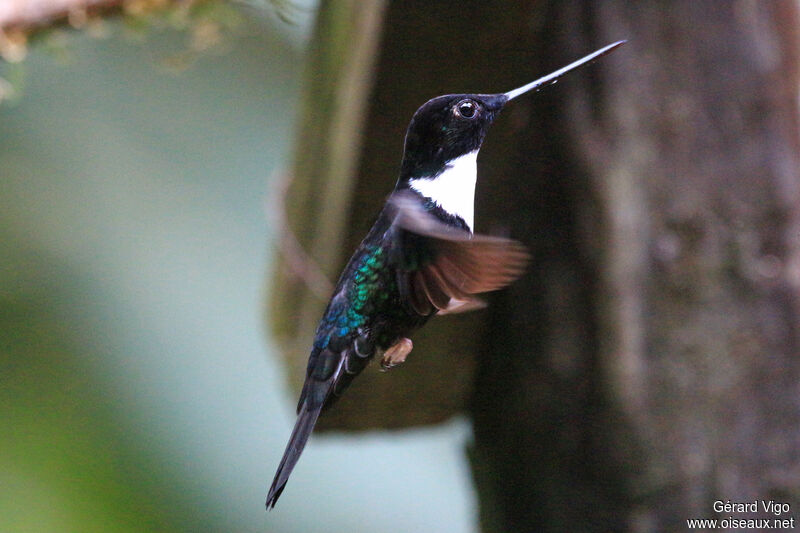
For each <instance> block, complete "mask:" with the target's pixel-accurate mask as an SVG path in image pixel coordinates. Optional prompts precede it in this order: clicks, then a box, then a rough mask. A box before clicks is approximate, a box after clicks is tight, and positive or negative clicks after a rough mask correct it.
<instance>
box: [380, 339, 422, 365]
mask: <svg viewBox="0 0 800 533" xmlns="http://www.w3.org/2000/svg"><path fill="white" fill-rule="evenodd" d="M413 347H414V343H413V342H411V339H406V338H405V337H404V338H402V339H400V340H399V341H397V342H396V343H395V344H393V345H392V347H391V348H389V349H388V350H386V351H385V352H384V353H383V359H381V369H382V370H383V371H384V372H385V371H387V370H389V369H390V368H392V367H393V366H396V365H399V364H400V363H403V362H405V360H406V356H407V355H408V354H409V353H411V349H412V348H413Z"/></svg>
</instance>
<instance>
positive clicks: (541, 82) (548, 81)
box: [505, 41, 628, 100]
mask: <svg viewBox="0 0 800 533" xmlns="http://www.w3.org/2000/svg"><path fill="white" fill-rule="evenodd" d="M627 42H628V41H617V42H615V43H613V44H609V45H608V46H606V47H605V48H601V49H600V50H598V51H597V52H594V53H591V54H589V55H588V56H586V57H583V58H581V59H579V60H577V61H575V62H574V63H570V64H569V65H567V66H566V67H563V68H560V69H558V70H556V71H555V72H552V73H550V74H548V75H547V76H544V77H543V78H539V79H538V80H536V81H532V82H530V83H529V84H527V85H523V86H522V87H520V88H518V89H514V90H513V91H508V92H507V93H505V95H506V97H507V98H508V99H509V100H513V99H514V98H516V97H517V96H519V95H521V94H524V93H527V92H528V91H538V90H539V89H541V88H542V87H547V86H548V85H552V84H553V83H555V82H556V81H557V80H558V78H560V77H561V76H563V75H564V74H566V73H567V72H569V71H570V70H574V69H576V68H578V67H580V66H581V65H586V64H588V63H591V62H592V61H594V60H595V59H597V58H599V57H603V56H604V55H606V54H609V53H611V52H612V51H613V50H614V49H616V48H617V47H619V46H622V45H623V44H625V43H627Z"/></svg>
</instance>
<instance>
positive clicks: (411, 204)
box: [389, 191, 529, 316]
mask: <svg viewBox="0 0 800 533" xmlns="http://www.w3.org/2000/svg"><path fill="white" fill-rule="evenodd" d="M389 206H390V208H391V210H392V214H393V228H395V229H396V231H397V234H396V239H397V240H398V241H399V242H398V243H397V245H396V248H397V249H398V250H399V251H400V252H402V253H400V254H398V258H397V262H398V285H399V287H400V291H401V293H403V294H404V295H405V296H406V297H407V298H408V300H409V302H410V305H411V307H412V308H413V309H414V311H416V312H417V313H419V314H420V315H423V316H427V315H430V314H432V313H434V312H442V313H457V312H463V311H468V310H471V309H475V308H477V307H481V306H482V302H481V301H480V300H479V299H477V298H475V297H474V296H473V295H474V294H477V293H481V292H488V291H494V290H497V289H500V288H502V287H505V286H506V285H508V284H509V283H511V282H512V281H514V280H515V279H517V278H518V277H519V276H520V275H521V274H522V273H523V271H524V270H525V266H526V264H527V262H528V259H529V255H528V251H527V249H526V248H525V246H523V245H522V244H521V243H519V242H517V241H515V240H512V239H504V238H502V237H489V236H486V235H473V234H471V233H469V232H467V231H464V230H461V229H458V228H455V227H452V226H448V225H447V224H444V223H442V222H440V221H439V220H438V219H437V218H436V217H434V216H433V215H431V214H430V213H428V212H427V211H425V209H423V208H422V206H421V205H420V203H419V199H418V198H417V197H415V196H414V195H413V194H412V193H409V192H402V191H401V192H396V193H394V194H393V195H392V197H391V198H390V199H389Z"/></svg>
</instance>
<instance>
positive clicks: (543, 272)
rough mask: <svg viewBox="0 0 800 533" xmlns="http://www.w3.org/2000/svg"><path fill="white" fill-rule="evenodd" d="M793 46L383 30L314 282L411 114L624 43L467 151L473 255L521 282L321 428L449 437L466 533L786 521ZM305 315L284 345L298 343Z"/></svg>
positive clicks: (555, 10) (726, 6) (546, 21)
mask: <svg viewBox="0 0 800 533" xmlns="http://www.w3.org/2000/svg"><path fill="white" fill-rule="evenodd" d="M798 22H800V21H799V20H798V13H797V4H796V3H793V2H789V1H784V2H780V1H776V2H771V3H766V2H736V3H733V2H725V3H712V2H694V1H691V0H676V1H674V2H670V3H664V2H657V1H655V0H645V1H643V2H637V3H630V4H626V3H621V2H620V3H615V2H603V3H595V2H589V1H588V0H586V1H580V0H566V1H561V0H559V1H550V2H548V1H535V0H529V1H524V2H514V3H508V2H500V1H493V0H485V1H480V2H479V1H474V2H473V1H460V2H423V1H421V0H420V1H414V0H411V1H408V2H402V3H401V2H397V3H393V4H390V5H389V6H388V9H387V11H386V14H385V19H384V24H383V31H382V43H383V44H382V45H381V47H380V54H379V56H378V61H377V67H376V77H375V85H374V88H373V90H372V93H371V96H370V97H369V98H367V99H366V101H367V102H368V107H366V116H367V122H366V125H365V129H364V132H365V133H364V137H363V138H364V144H363V146H361V147H360V148H359V149H358V150H357V151H356V152H354V153H355V154H357V155H356V157H358V163H357V165H356V167H355V181H354V182H353V183H352V184H350V183H349V184H348V185H347V187H348V188H347V189H346V190H347V193H346V195H347V198H346V199H342V198H339V199H338V200H337V202H338V203H337V205H338V206H339V207H337V209H345V208H346V206H349V211H348V213H347V218H346V219H344V218H334V220H335V221H336V224H337V226H336V227H337V228H338V229H340V230H343V231H344V235H345V236H344V239H343V240H340V239H333V241H334V243H335V244H331V242H330V241H327V240H326V241H324V242H323V241H322V240H320V239H317V240H316V241H314V246H317V247H322V248H324V249H325V250H327V251H324V253H323V250H321V249H318V250H316V252H315V251H314V249H313V248H312V253H314V254H318V257H326V258H328V259H326V260H324V261H323V265H324V266H325V268H330V271H331V272H332V273H335V272H336V271H337V270H336V269H337V268H338V267H339V266H340V265H341V262H342V261H344V260H345V259H346V254H347V253H349V252H350V250H352V249H353V248H354V247H355V246H356V245H357V243H358V241H359V239H360V238H361V237H362V236H363V235H364V234H365V233H366V231H367V229H368V228H369V225H370V223H371V222H372V219H373V217H374V216H375V214H376V213H377V211H378V208H379V206H380V204H381V202H382V200H383V198H384V197H385V195H386V194H387V193H388V192H389V190H390V189H391V186H392V183H393V181H394V178H393V176H395V175H396V173H397V168H398V164H399V158H400V153H401V150H402V139H403V134H404V130H405V127H406V126H407V124H408V120H409V118H410V116H411V114H412V113H413V112H414V110H415V109H416V108H417V107H418V106H419V105H420V104H421V103H423V102H424V101H425V100H427V99H428V98H430V97H433V96H436V95H439V94H445V93H454V92H499V91H506V90H509V89H511V88H513V87H516V86H519V85H521V84H523V83H525V82H527V81H530V80H531V79H533V78H535V77H536V76H538V75H541V74H545V73H547V72H549V71H551V70H554V69H556V68H558V67H561V66H563V65H564V64H566V63H568V62H570V61H572V60H574V59H576V58H578V57H580V56H581V55H583V54H585V53H588V52H590V51H592V50H594V49H596V48H599V47H600V46H603V45H605V44H608V43H609V42H612V41H615V40H618V39H622V38H627V39H629V40H630V42H629V44H628V45H627V46H625V47H624V48H622V49H621V50H619V51H618V52H615V53H614V54H613V55H611V56H609V57H607V58H604V59H603V60H602V61H601V62H599V63H598V64H596V65H593V66H591V67H588V68H585V69H583V70H581V71H580V72H575V73H572V74H570V75H569V76H568V77H567V78H565V79H564V80H563V81H562V82H560V83H559V84H558V85H556V86H555V87H550V88H548V89H546V90H544V91H542V92H541V93H538V94H535V95H531V96H529V97H526V98H521V99H520V100H519V101H514V102H513V103H512V104H511V105H509V108H508V109H507V110H506V111H504V113H503V115H502V116H501V117H500V119H499V120H498V121H497V123H496V124H495V125H494V127H493V128H492V130H491V132H490V133H489V136H488V138H487V141H486V144H485V146H484V148H483V150H482V152H481V157H480V161H479V166H480V170H479V172H480V180H479V185H478V191H477V202H476V211H477V217H476V219H477V221H478V230H479V231H484V232H485V231H487V229H491V228H492V227H494V226H499V227H503V228H506V229H505V230H504V232H506V233H509V234H510V235H511V236H512V237H515V238H518V239H521V240H523V241H524V242H526V244H528V245H529V246H530V247H531V249H532V251H533V257H534V261H533V263H532V265H531V268H530V271H529V273H528V274H527V275H526V276H525V277H524V278H522V279H521V280H520V281H519V282H518V283H516V284H515V285H514V286H513V287H512V288H511V289H509V290H508V291H505V292H503V293H501V294H499V295H497V296H495V297H493V298H492V301H491V306H490V308H489V309H488V311H486V312H482V313H479V314H474V315H472V316H469V317H459V318H457V319H455V318H451V319H436V320H434V321H432V323H431V324H430V325H429V326H427V327H426V328H425V330H424V331H423V334H422V335H420V336H418V337H415V350H414V351H413V352H412V353H411V355H410V356H409V362H407V363H406V364H404V365H403V366H402V367H400V368H398V369H396V370H393V371H392V372H390V373H389V374H385V375H378V374H377V373H375V372H371V373H370V372H365V376H363V377H360V378H359V380H357V381H356V382H355V383H354V386H353V388H352V391H348V394H347V395H345V397H344V398H343V399H342V401H341V402H340V403H339V404H337V406H336V408H335V409H332V410H331V411H330V412H329V413H326V415H325V417H323V418H322V419H321V420H320V424H321V425H322V428H323V429H326V428H327V429H364V428H373V427H402V426H407V425H414V424H421V423H430V422H434V421H438V420H441V419H443V418H446V417H447V416H450V415H452V414H454V413H457V412H460V411H462V410H463V411H465V412H467V413H468V414H469V416H470V417H471V419H472V422H473V427H474V432H475V440H474V443H473V444H472V445H471V446H470V449H469V456H470V459H471V463H472V467H473V473H474V479H475V482H476V486H477V489H478V494H479V497H480V505H481V513H480V514H481V523H482V527H483V530H484V531H486V532H507V531H523V532H524V531H588V532H591V531H633V532H649V531H684V530H686V527H687V525H686V520H687V519H690V518H715V512H714V510H713V508H712V504H713V502H714V501H715V500H723V501H724V500H732V501H753V500H760V499H765V500H767V501H769V500H770V499H773V500H776V501H782V502H787V503H789V504H790V505H791V506H792V509H796V508H797V506H800V493H799V492H798V487H800V460H799V459H800V458H799V457H798V453H799V452H798V450H800V405H799V404H798V402H797V401H796V397H797V394H798V392H800V391H798V383H800V380H799V379H798V378H800V358H798V355H800V353H799V352H800V350H799V349H798V348H800V334H799V333H798V332H799V331H800V328H798V326H799V325H800V319H799V317H800V159H799V158H800V156H798V154H800V126H798V117H799V116H800V115H798V103H797V91H798V56H797V54H798V51H800V42H798V33H797V31H798V30H797V29H796V28H797V27H798ZM306 112H309V111H308V110H306ZM304 146H305V145H304ZM315 161H316V163H315V164H322V165H323V167H324V163H321V160H319V159H316V160H315ZM303 179H305V180H311V181H309V183H305V184H304V185H303V187H305V189H303V190H306V191H311V190H314V187H313V186H312V185H313V183H314V181H313V180H314V179H316V178H314V177H313V176H310V175H308V174H306V175H305V176H304V178H303ZM351 186H352V188H350V187H351ZM297 190H299V189H297ZM297 190H295V192H294V193H292V192H290V196H291V195H292V194H297ZM326 190H332V189H330V187H329V188H328V189H326ZM306 194H307V195H310V194H311V193H308V192H307V193H306ZM295 200H297V198H296V197H295ZM301 205H302V204H301ZM365 206H370V207H369V208H367V207H365ZM302 213H305V216H306V217H309V218H310V220H309V221H306V225H308V224H312V222H311V221H313V220H316V219H315V218H314V211H313V210H302ZM337 213H338V211H337ZM295 216H297V215H295ZM336 216H337V217H339V216H341V213H339V214H338V215H336ZM323 220H324V219H323ZM341 220H347V222H346V223H340V221H341ZM312 225H313V224H312ZM329 229H331V228H329ZM331 231H333V229H331ZM300 237H301V238H303V234H302V233H301V235H300ZM307 238H308V237H306V239H307ZM342 250H344V254H343V255H336V254H338V253H339V252H341V251H342ZM325 254H327V255H325ZM304 298H305V297H304ZM291 301H295V302H296V301H297V299H296V298H290V299H289V300H287V302H291ZM323 304H324V303H318V304H317V309H316V310H315V312H314V313H310V314H304V315H303V316H307V317H310V316H311V314H313V315H314V320H312V319H310V318H309V319H308V320H307V321H306V323H304V325H303V327H302V328H299V327H292V328H290V329H285V330H284V332H287V331H292V332H294V333H298V334H299V333H301V332H302V331H304V330H305V329H304V328H307V329H308V331H307V332H306V333H305V334H307V339H310V335H311V334H312V333H313V328H314V326H315V324H314V323H312V322H314V321H315V319H316V318H318V316H319V313H321V306H322V305H323ZM282 309H283V310H284V312H285V313H287V314H286V315H278V316H276V317H274V320H278V321H280V320H289V321H290V322H292V323H293V324H295V326H296V325H297V324H298V322H296V321H292V320H291V319H288V318H287V317H291V316H292V315H291V313H292V312H294V313H297V311H296V309H298V308H297V307H295V308H294V309H295V311H291V309H292V307H291V306H290V305H285V306H284V307H283V308H282ZM301 309H306V311H308V309H310V308H305V307H301ZM304 313H305V311H304ZM420 338H421V339H422V342H419V343H417V340H420ZM425 340H427V341H428V342H427V343H426V342H425ZM308 342H310V341H308ZM308 342H305V343H304V345H306V346H307V345H308ZM302 351H304V350H298V351H297V352H295V354H294V355H293V356H292V358H293V360H295V361H299V360H304V359H305V355H306V354H305V353H303V354H302V355H299V354H300V353H301V352H302ZM296 364H298V365H299V364H300V363H296ZM298 368H299V367H298ZM731 515H734V516H737V515H736V514H735V513H723V515H722V516H716V517H717V518H723V517H726V516H731ZM738 516H739V517H740V518H757V517H765V516H766V515H764V514H763V513H761V514H747V515H738ZM773 518H774V516H773Z"/></svg>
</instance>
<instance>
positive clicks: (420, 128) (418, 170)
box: [398, 41, 625, 187]
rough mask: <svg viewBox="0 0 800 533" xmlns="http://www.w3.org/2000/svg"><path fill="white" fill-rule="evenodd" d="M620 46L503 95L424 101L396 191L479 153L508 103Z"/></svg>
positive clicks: (412, 129)
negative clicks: (458, 159) (475, 152)
mask: <svg viewBox="0 0 800 533" xmlns="http://www.w3.org/2000/svg"><path fill="white" fill-rule="evenodd" d="M624 43H625V41H619V42H616V43H613V44H610V45H608V46H606V47H605V48H601V49H600V50H597V51H596V52H594V53H592V54H589V55H587V56H586V57H583V58H581V59H579V60H577V61H575V62H573V63H570V64H569V65H567V66H566V67H563V68H561V69H559V70H557V71H555V72H553V73H551V74H548V75H547V76H544V77H542V78H539V79H538V80H536V81H533V82H531V83H529V84H527V85H524V86H522V87H519V88H517V89H514V90H512V91H509V92H507V93H500V94H448V95H445V96H439V97H437V98H433V99H432V100H428V101H427V102H425V104H423V105H422V107H420V108H419V109H417V112H416V113H414V116H413V118H412V119H411V124H409V126H408V131H407V132H406V141H405V149H404V153H403V164H402V167H401V170H400V180H399V181H398V187H402V186H403V185H404V184H405V183H408V181H409V180H411V179H415V178H435V177H436V176H437V175H438V174H439V173H441V172H442V171H443V170H444V168H445V166H446V165H447V163H448V161H451V160H453V159H456V158H458V157H460V156H462V155H465V154H468V153H470V152H474V151H476V150H479V149H480V147H481V144H482V143H483V139H484V137H486V132H487V131H488V129H489V126H490V125H491V124H492V121H493V120H494V119H495V117H496V116H497V115H498V114H499V113H500V110H501V109H503V106H504V105H505V104H506V103H507V102H508V101H510V100H513V99H514V98H516V97H517V96H519V95H521V94H524V93H527V92H530V91H537V90H539V89H541V88H543V87H546V86H548V85H551V84H553V83H555V82H556V81H557V80H558V79H559V78H560V77H561V76H563V75H564V74H566V73H567V72H569V71H571V70H573V69H575V68H577V67H579V66H581V65H585V64H587V63H589V62H591V61H593V60H595V59H597V58H598V57H601V56H603V55H605V54H607V53H609V52H611V51H612V50H614V49H615V48H617V47H618V46H620V45H622V44H624Z"/></svg>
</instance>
